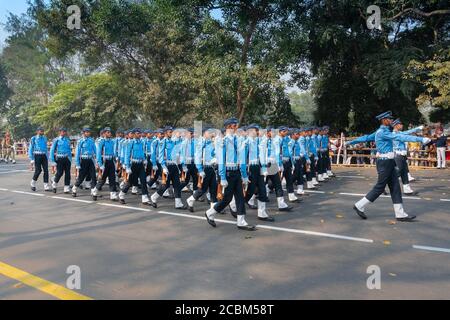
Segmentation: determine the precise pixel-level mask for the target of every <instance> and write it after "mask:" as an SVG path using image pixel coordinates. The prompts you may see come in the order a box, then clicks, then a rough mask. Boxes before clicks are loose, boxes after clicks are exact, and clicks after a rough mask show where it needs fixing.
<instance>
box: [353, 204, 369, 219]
mask: <svg viewBox="0 0 450 320" xmlns="http://www.w3.org/2000/svg"><path fill="white" fill-rule="evenodd" d="M353 210H355V211H356V213H357V214H358V216H359V217H360V218H361V219H363V220H366V219H367V216H366V215H365V214H364V212H362V211H361V210H359V209H358V208H357V207H356V206H353Z"/></svg>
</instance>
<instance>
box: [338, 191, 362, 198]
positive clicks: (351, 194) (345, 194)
mask: <svg viewBox="0 0 450 320" xmlns="http://www.w3.org/2000/svg"><path fill="white" fill-rule="evenodd" d="M339 194H342V195H344V196H357V197H361V196H365V194H363V193H347V192H340V193H339Z"/></svg>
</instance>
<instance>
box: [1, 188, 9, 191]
mask: <svg viewBox="0 0 450 320" xmlns="http://www.w3.org/2000/svg"><path fill="white" fill-rule="evenodd" d="M0 191H8V189H3V188H0Z"/></svg>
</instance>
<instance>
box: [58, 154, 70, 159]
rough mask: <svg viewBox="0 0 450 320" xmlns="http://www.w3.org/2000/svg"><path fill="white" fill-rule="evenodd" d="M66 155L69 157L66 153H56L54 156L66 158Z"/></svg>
mask: <svg viewBox="0 0 450 320" xmlns="http://www.w3.org/2000/svg"><path fill="white" fill-rule="evenodd" d="M68 157H69V155H68V154H57V155H56V158H57V159H61V158H68Z"/></svg>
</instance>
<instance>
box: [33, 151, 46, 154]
mask: <svg viewBox="0 0 450 320" xmlns="http://www.w3.org/2000/svg"><path fill="white" fill-rule="evenodd" d="M33 154H46V152H42V151H34V152H33Z"/></svg>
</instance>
